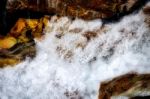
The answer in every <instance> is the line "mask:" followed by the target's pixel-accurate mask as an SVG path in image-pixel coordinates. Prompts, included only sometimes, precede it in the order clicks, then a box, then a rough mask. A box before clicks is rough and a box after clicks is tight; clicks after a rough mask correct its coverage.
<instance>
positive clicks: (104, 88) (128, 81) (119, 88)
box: [98, 74, 150, 99]
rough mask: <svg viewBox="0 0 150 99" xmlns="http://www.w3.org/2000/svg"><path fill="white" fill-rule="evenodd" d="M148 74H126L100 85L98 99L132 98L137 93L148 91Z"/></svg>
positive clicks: (149, 87)
mask: <svg viewBox="0 0 150 99" xmlns="http://www.w3.org/2000/svg"><path fill="white" fill-rule="evenodd" d="M149 82H150V74H126V75H122V76H120V77H116V78H114V79H113V80H111V81H107V82H103V83H102V84H101V85H100V90H99V97H98V99H110V98H111V97H112V96H119V95H120V96H128V97H134V95H136V92H138V91H147V92H149V90H150V83H149Z"/></svg>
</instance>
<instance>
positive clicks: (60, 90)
mask: <svg viewBox="0 0 150 99" xmlns="http://www.w3.org/2000/svg"><path fill="white" fill-rule="evenodd" d="M144 19H145V18H144V16H143V15H142V14H141V12H140V13H138V14H136V15H130V16H127V17H125V18H123V20H121V21H120V22H119V23H115V24H108V25H106V26H105V27H104V28H102V26H101V25H102V24H101V20H93V21H83V20H80V19H76V20H74V21H71V20H70V19H69V18H67V17H61V18H58V19H57V18H56V16H54V17H52V19H51V20H50V22H49V25H48V27H46V29H45V33H46V36H45V38H44V39H43V40H42V41H36V44H37V46H36V47H37V56H36V58H35V59H34V60H29V59H27V60H26V61H24V62H23V63H20V64H18V65H17V66H15V67H8V68H5V69H1V70H0V99H97V95H98V89H99V85H100V82H102V81H104V80H107V79H112V78H113V77H116V76H118V75H121V74H125V73H128V72H138V73H150V67H149V65H150V53H149V51H150V30H149V29H148V26H147V25H146V24H145V23H144ZM74 29H78V30H80V31H78V32H79V33H75V30H74ZM73 30H74V31H73ZM87 31H93V32H96V33H97V37H93V38H91V40H89V41H88V40H87V38H86V37H85V36H84V33H85V32H87Z"/></svg>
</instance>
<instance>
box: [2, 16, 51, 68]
mask: <svg viewBox="0 0 150 99" xmlns="http://www.w3.org/2000/svg"><path fill="white" fill-rule="evenodd" d="M48 19H49V17H47V16H45V17H43V18H41V19H24V18H19V19H18V21H17V22H16V24H15V25H14V27H12V29H11V30H10V32H9V33H8V34H7V36H5V37H1V39H0V68H2V67H5V66H7V65H11V66H12V65H15V64H17V63H19V62H21V61H22V60H23V59H25V58H26V57H31V58H33V57H34V56H35V54H36V48H35V42H34V39H35V38H41V37H42V35H43V28H44V27H45V26H46V25H47V22H48Z"/></svg>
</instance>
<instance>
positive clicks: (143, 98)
mask: <svg viewBox="0 0 150 99" xmlns="http://www.w3.org/2000/svg"><path fill="white" fill-rule="evenodd" d="M130 99H150V96H135V97H132V98H130Z"/></svg>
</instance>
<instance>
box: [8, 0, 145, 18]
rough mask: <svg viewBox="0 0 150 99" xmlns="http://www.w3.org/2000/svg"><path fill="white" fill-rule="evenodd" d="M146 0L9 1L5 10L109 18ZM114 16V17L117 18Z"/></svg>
mask: <svg viewBox="0 0 150 99" xmlns="http://www.w3.org/2000/svg"><path fill="white" fill-rule="evenodd" d="M146 1H147V0H144V1H142V0H10V1H9V2H8V5H7V9H8V10H10V11H13V10H18V9H19V10H23V9H28V10H32V11H41V12H45V13H56V14H59V15H68V16H73V17H76V16H77V17H80V18H83V19H95V18H111V17H113V16H116V15H117V16H118V15H119V14H120V13H121V14H122V13H128V12H132V11H133V10H136V9H137V8H138V7H139V6H140V5H141V4H143V2H146ZM117 16H116V17H117Z"/></svg>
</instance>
